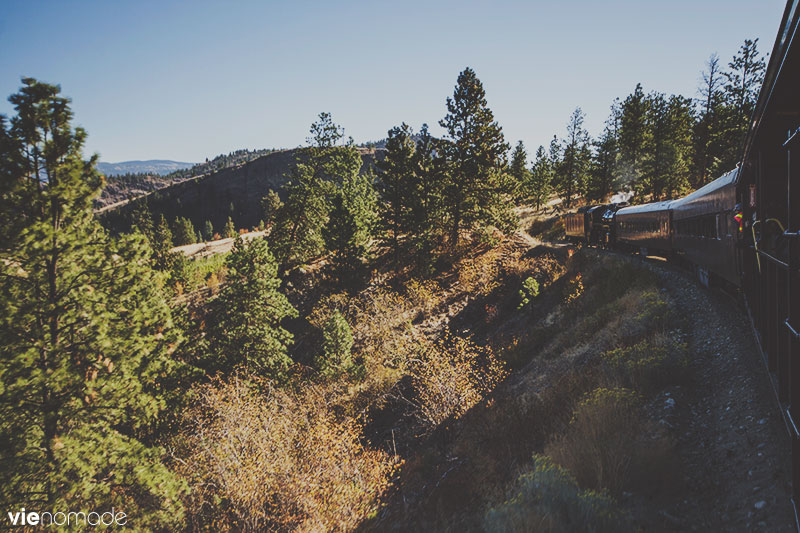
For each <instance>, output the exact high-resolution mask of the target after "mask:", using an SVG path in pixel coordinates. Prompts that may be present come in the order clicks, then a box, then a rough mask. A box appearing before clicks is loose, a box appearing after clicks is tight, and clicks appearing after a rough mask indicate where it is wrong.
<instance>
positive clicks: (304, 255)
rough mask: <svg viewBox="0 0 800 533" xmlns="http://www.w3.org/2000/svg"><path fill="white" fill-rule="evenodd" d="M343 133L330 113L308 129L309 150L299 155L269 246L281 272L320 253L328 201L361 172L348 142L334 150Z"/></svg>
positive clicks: (322, 248)
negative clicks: (350, 178)
mask: <svg viewBox="0 0 800 533" xmlns="http://www.w3.org/2000/svg"><path fill="white" fill-rule="evenodd" d="M343 136H344V130H343V129H342V128H341V127H340V126H338V125H336V124H335V123H334V122H333V120H332V119H331V116H330V114H329V113H320V116H319V119H318V120H317V122H315V123H314V124H312V125H311V137H309V139H308V142H309V144H310V146H309V147H308V148H307V149H306V150H304V151H302V152H301V153H300V154H299V156H298V159H297V161H296V162H295V167H294V169H293V170H292V174H291V177H290V180H289V182H288V183H287V184H286V185H285V189H286V193H287V194H286V196H287V199H286V203H285V205H284V206H283V208H282V209H281V210H280V212H279V213H278V217H277V221H276V223H275V227H274V229H273V231H272V232H270V242H271V243H272V246H273V247H274V249H275V251H276V255H277V257H278V261H279V264H280V270H281V271H285V270H287V269H288V268H291V267H293V266H296V265H299V264H302V263H304V262H306V261H308V260H309V259H311V258H312V257H315V256H317V255H319V254H321V253H322V251H323V250H324V248H325V246H324V245H325V242H324V238H323V235H322V228H323V226H324V225H325V223H326V221H327V219H328V211H329V209H330V205H329V199H330V196H331V195H333V193H334V192H335V187H336V186H337V185H341V184H342V182H343V181H344V178H345V177H347V176H350V175H352V173H353V171H354V169H355V171H356V172H357V171H358V170H359V169H360V168H361V156H360V155H359V154H358V151H357V150H356V149H355V147H354V146H353V145H352V142H350V143H349V144H348V145H347V146H337V144H338V143H339V141H340V140H341V139H342V137H343Z"/></svg>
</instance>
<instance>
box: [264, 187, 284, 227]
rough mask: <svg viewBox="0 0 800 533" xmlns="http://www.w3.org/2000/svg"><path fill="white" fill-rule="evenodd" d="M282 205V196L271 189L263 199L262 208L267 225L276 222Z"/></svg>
mask: <svg viewBox="0 0 800 533" xmlns="http://www.w3.org/2000/svg"><path fill="white" fill-rule="evenodd" d="M282 207H283V202H282V201H281V197H280V196H279V195H278V193H277V192H275V191H273V190H270V191H269V192H268V193H267V195H266V196H265V197H263V198H262V199H261V209H262V212H263V221H264V225H265V226H270V225H272V224H273V223H274V222H275V220H276V219H277V217H278V213H279V212H280V210H281V208H282Z"/></svg>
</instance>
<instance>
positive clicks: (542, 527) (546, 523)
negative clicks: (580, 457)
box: [484, 454, 627, 533]
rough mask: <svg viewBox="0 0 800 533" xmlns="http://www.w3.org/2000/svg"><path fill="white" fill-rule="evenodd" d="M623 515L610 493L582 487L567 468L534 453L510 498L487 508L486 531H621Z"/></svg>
mask: <svg viewBox="0 0 800 533" xmlns="http://www.w3.org/2000/svg"><path fill="white" fill-rule="evenodd" d="M626 527H627V523H626V521H625V517H624V516H623V515H622V513H621V512H620V511H619V510H618V509H617V506H616V504H615V502H614V500H612V499H611V498H610V497H609V496H607V495H605V494H603V493H600V492H595V491H592V490H581V488H580V487H579V486H578V483H577V482H576V481H575V479H574V478H573V477H572V476H571V475H570V474H569V472H568V471H567V470H565V469H564V468H561V467H560V466H558V465H556V464H554V463H553V462H552V461H551V460H550V459H549V458H547V457H546V456H543V455H538V454H534V456H533V464H532V465H531V466H530V469H529V471H527V472H526V473H524V474H522V475H521V476H520V477H519V478H518V479H517V482H516V486H515V487H514V490H513V491H512V492H511V494H509V498H508V499H507V500H506V501H505V502H503V503H502V504H501V505H498V506H496V507H494V508H492V509H490V510H489V511H488V512H487V513H486V516H485V518H484V528H485V529H486V531H492V532H493V531H503V532H506V531H508V532H520V533H522V532H527V531H551V532H564V533H567V532H572V531H595V532H604V531H607V532H609V533H613V532H617V531H623V530H625V529H626Z"/></svg>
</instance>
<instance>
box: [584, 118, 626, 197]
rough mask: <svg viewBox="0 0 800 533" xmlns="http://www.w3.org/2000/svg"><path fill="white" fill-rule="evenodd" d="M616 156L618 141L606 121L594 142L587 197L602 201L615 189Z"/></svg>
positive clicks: (616, 173) (617, 154)
mask: <svg viewBox="0 0 800 533" xmlns="http://www.w3.org/2000/svg"><path fill="white" fill-rule="evenodd" d="M618 156H619V143H618V142H617V138H616V136H615V135H614V131H613V129H612V125H611V124H609V123H606V127H605V129H604V130H603V134H602V135H601V136H600V138H598V139H597V140H596V141H595V142H594V154H593V156H592V162H591V169H590V172H589V184H588V187H587V194H586V196H587V198H590V199H592V200H597V201H600V202H602V201H605V199H606V198H608V197H609V196H610V195H611V194H612V193H613V192H614V191H615V190H616V188H617V187H618V168H617V159H618Z"/></svg>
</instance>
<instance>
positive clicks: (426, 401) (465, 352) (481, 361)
mask: <svg viewBox="0 0 800 533" xmlns="http://www.w3.org/2000/svg"><path fill="white" fill-rule="evenodd" d="M419 349H420V352H419V354H418V356H417V358H415V359H414V360H413V361H412V364H411V368H410V373H411V376H412V383H413V385H414V387H413V388H414V391H415V394H416V396H415V398H413V399H411V402H412V403H413V404H414V407H415V409H414V412H415V415H416V417H417V419H418V421H419V423H420V425H421V426H422V428H423V432H424V433H427V432H430V431H432V430H433V429H435V428H437V427H438V426H439V425H440V424H441V423H443V422H444V421H445V420H447V419H448V418H450V417H453V418H459V417H460V416H461V415H463V414H464V413H466V412H467V411H468V410H469V409H470V408H471V407H472V406H474V405H475V404H476V403H478V402H479V401H480V400H482V399H483V398H484V397H485V396H486V395H487V394H488V393H489V392H491V391H492V390H493V389H494V388H495V387H496V386H497V384H498V383H500V381H501V380H502V379H503V378H504V377H505V376H506V375H507V371H506V369H505V368H504V366H503V363H502V361H500V360H499V359H497V357H495V355H494V353H493V352H492V350H491V349H490V348H488V347H479V346H476V345H475V344H474V343H472V342H470V341H469V340H467V339H463V338H460V337H456V336H452V335H445V336H444V338H443V339H442V340H440V341H437V342H433V343H420V345H419Z"/></svg>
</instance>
